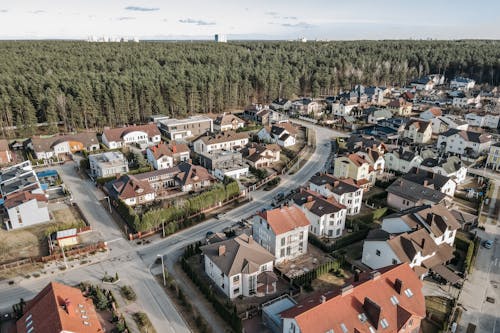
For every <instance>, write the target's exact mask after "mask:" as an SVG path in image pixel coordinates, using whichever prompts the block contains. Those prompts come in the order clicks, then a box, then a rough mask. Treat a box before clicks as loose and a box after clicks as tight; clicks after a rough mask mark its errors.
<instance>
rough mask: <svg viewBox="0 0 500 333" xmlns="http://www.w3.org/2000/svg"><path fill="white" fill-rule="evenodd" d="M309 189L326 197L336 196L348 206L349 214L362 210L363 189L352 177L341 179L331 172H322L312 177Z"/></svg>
mask: <svg viewBox="0 0 500 333" xmlns="http://www.w3.org/2000/svg"><path fill="white" fill-rule="evenodd" d="M309 189H310V190H312V191H314V192H317V193H319V194H321V195H322V196H324V197H326V198H334V199H335V200H336V201H337V202H339V203H340V204H341V205H344V206H345V207H346V214H347V215H351V216H352V215H356V214H358V213H359V212H360V210H361V204H362V202H363V189H362V188H361V187H359V186H358V185H356V183H355V182H354V181H353V180H352V179H349V178H346V179H339V178H336V177H334V176H333V175H331V174H327V173H321V174H318V175H315V176H312V177H311V179H310V180H309Z"/></svg>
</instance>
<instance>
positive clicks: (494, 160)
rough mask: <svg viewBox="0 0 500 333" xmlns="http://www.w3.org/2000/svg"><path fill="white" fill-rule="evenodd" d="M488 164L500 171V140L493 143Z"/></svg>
mask: <svg viewBox="0 0 500 333" xmlns="http://www.w3.org/2000/svg"><path fill="white" fill-rule="evenodd" d="M486 166H487V167H488V168H490V169H493V170H495V171H500V142H497V143H495V144H493V145H491V147H490V150H489V152H488V158H487V159H486Z"/></svg>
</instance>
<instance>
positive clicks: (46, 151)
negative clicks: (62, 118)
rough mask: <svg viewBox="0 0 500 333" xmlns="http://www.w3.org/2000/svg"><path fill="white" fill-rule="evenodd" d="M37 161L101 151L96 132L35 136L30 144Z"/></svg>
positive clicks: (29, 146)
mask: <svg viewBox="0 0 500 333" xmlns="http://www.w3.org/2000/svg"><path fill="white" fill-rule="evenodd" d="M27 146H28V148H30V149H31V150H33V153H34V154H35V156H36V158H37V159H41V160H46V159H50V158H53V157H56V158H57V157H63V156H64V155H69V154H73V153H76V152H80V151H88V152H90V151H95V150H98V149H99V141H98V140H97V135H96V132H82V133H77V134H71V135H53V136H34V137H32V138H31V139H30V140H29V142H28V145H27Z"/></svg>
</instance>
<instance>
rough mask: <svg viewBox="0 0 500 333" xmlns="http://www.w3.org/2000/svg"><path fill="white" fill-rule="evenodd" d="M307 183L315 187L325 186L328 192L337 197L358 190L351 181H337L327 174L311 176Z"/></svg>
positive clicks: (337, 179)
mask: <svg viewBox="0 0 500 333" xmlns="http://www.w3.org/2000/svg"><path fill="white" fill-rule="evenodd" d="M309 182H311V183H313V184H315V185H317V186H325V187H326V188H327V189H328V190H330V191H331V192H333V193H335V194H338V195H343V194H345V193H352V192H356V191H357V190H359V186H357V185H356V184H355V183H354V181H353V180H352V179H339V178H336V177H334V176H333V175H330V174H327V173H322V174H319V175H315V176H312V177H311V179H310V180H309Z"/></svg>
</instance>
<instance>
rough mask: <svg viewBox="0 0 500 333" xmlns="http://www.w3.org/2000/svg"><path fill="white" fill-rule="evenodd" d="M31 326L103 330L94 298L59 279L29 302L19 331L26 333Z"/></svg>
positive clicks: (38, 329)
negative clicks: (59, 281)
mask: <svg viewBox="0 0 500 333" xmlns="http://www.w3.org/2000/svg"><path fill="white" fill-rule="evenodd" d="M29 322H31V323H32V324H31V325H29V326H27V325H28V323H29ZM31 327H33V328H34V332H63V331H64V332H86V333H94V332H96V333H97V332H101V333H102V332H104V329H103V328H102V326H101V324H100V322H99V319H98V317H97V313H96V311H95V308H94V304H93V303H92V300H91V299H89V298H86V297H84V296H83V294H82V292H81V291H80V289H78V288H74V287H69V286H66V285H64V284H61V283H57V282H51V283H49V284H48V285H47V286H46V287H45V288H44V289H43V290H42V291H41V292H40V293H39V294H38V295H37V296H36V297H35V298H34V299H33V300H31V301H29V302H28V303H27V305H26V310H25V314H24V315H23V316H22V317H21V318H20V319H19V320H18V321H17V332H18V333H26V332H28V329H29V328H31Z"/></svg>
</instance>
